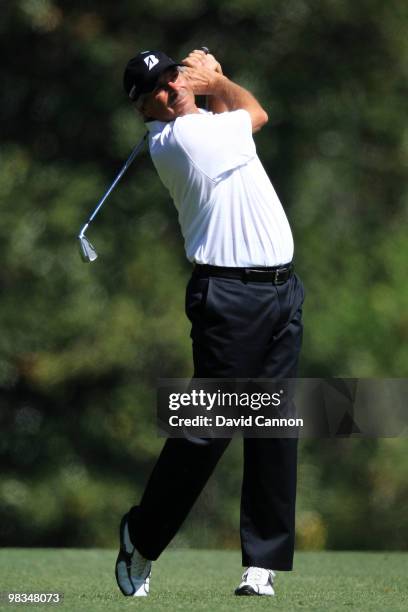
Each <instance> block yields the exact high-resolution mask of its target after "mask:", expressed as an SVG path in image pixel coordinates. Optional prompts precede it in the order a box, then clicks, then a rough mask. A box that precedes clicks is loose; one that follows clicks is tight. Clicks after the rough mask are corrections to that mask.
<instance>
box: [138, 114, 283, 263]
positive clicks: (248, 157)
mask: <svg viewBox="0 0 408 612" xmlns="http://www.w3.org/2000/svg"><path fill="white" fill-rule="evenodd" d="M147 127H148V129H149V147H150V154H151V157H152V160H153V163H154V165H155V167H156V169H157V172H158V174H159V177H160V179H161V181H162V183H163V184H164V185H165V187H167V189H168V190H169V192H170V195H171V197H172V199H173V201H174V204H175V206H176V208H177V211H178V218H179V222H180V226H181V231H182V234H183V237H184V243H185V250H186V255H187V258H188V259H189V260H190V261H192V262H196V263H200V264H211V265H214V266H231V267H247V266H276V265H279V264H284V263H288V262H290V261H292V257H293V238H292V233H291V230H290V226H289V223H288V220H287V218H286V215H285V212H284V210H283V208H282V205H281V203H280V201H279V198H278V196H277V195H276V192H275V190H274V188H273V186H272V183H271V182H270V180H269V178H268V176H267V174H266V172H265V170H264V168H263V166H262V164H261V162H260V161H259V158H258V156H257V154H256V148H255V143H254V140H253V138H252V124H251V118H250V115H249V113H248V112H247V111H246V110H236V111H232V112H226V113H220V114H213V113H209V112H206V111H203V110H201V109H200V112H199V113H193V114H190V115H184V116H183V117H178V118H177V119H176V120H175V121H171V122H168V123H165V122H161V121H151V122H149V123H147Z"/></svg>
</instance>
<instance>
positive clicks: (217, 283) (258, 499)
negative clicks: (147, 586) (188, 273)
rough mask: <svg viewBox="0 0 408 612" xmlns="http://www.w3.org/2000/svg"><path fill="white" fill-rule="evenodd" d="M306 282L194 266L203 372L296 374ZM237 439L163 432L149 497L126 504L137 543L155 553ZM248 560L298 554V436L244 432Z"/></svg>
mask: <svg viewBox="0 0 408 612" xmlns="http://www.w3.org/2000/svg"><path fill="white" fill-rule="evenodd" d="M303 300H304V291H303V285H302V283H301V281H300V279H299V278H298V276H297V275H296V274H295V275H293V276H292V277H291V278H290V279H289V280H288V281H287V282H285V283H284V284H282V285H274V284H272V283H270V282H252V281H250V282H243V281H241V280H239V279H235V278H234V279H231V278H219V277H211V276H210V277H208V276H207V277H205V276H200V275H198V274H196V273H194V272H193V275H192V278H191V279H190V282H189V284H188V286H187V292H186V313H187V316H188V317H189V319H190V321H191V323H192V329H191V338H192V342H193V358H194V376H195V377H196V378H248V377H250V378H293V377H295V376H296V373H297V364H298V358H299V353H300V348H301V342H302V320H301V319H302V304H303ZM229 442H230V440H229V439H224V438H222V439H220V438H211V439H208V438H206V439H180V438H179V439H175V438H173V439H172V438H170V439H168V440H167V441H166V443H165V445H164V447H163V450H162V452H161V454H160V456H159V459H158V461H157V463H156V465H155V467H154V469H153V471H152V474H151V476H150V479H149V481H148V483H147V486H146V489H145V491H144V494H143V496H142V500H141V502H140V504H139V505H138V506H134V507H133V508H131V510H130V512H129V532H130V537H131V539H132V541H133V544H134V545H135V547H136V548H137V550H139V552H140V553H141V554H142V555H143V556H144V557H146V558H147V559H151V560H154V559H157V557H158V556H159V555H160V553H161V552H162V551H163V550H164V549H165V547H166V546H167V544H168V543H169V542H170V540H171V539H172V538H173V537H174V536H175V534H176V533H177V531H178V529H179V528H180V526H181V525H182V523H183V521H184V519H185V518H186V516H187V514H188V513H189V511H190V509H191V508H192V506H193V504H194V502H195V501H196V499H197V497H198V496H199V494H200V493H201V491H202V489H203V487H204V486H205V484H206V482H207V480H208V478H209V477H210V476H211V474H212V472H213V470H214V468H215V466H216V465H217V463H218V460H219V459H220V458H221V456H222V454H223V453H224V451H225V449H226V448H227V446H228V444H229ZM243 445H244V470H243V480H242V491H241V522H240V535H241V546H242V564H243V565H244V566H249V565H252V566H257V567H264V568H268V569H274V570H290V569H292V564H293V552H294V535H295V501H296V470H297V440H296V439H293V438H244V439H243Z"/></svg>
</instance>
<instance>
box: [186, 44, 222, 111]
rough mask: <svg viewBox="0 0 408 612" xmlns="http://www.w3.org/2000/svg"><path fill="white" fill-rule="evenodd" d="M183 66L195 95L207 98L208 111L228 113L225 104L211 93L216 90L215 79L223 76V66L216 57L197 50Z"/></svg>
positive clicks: (192, 52)
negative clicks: (217, 76)
mask: <svg viewBox="0 0 408 612" xmlns="http://www.w3.org/2000/svg"><path fill="white" fill-rule="evenodd" d="M182 64H183V65H184V66H185V68H184V69H183V74H184V75H185V77H186V79H187V80H188V81H189V83H190V85H191V86H192V88H193V91H194V93H195V94H197V95H206V96H207V108H208V110H209V111H212V112H213V113H225V111H228V108H227V105H226V104H225V102H223V100H221V98H219V97H217V96H215V95H211V93H210V92H211V90H212V89H214V85H213V79H214V77H215V76H216V75H219V76H220V75H222V68H221V64H220V63H219V62H218V61H217V60H216V58H215V57H214V55H212V54H211V53H205V52H204V51H202V50H201V49H195V50H194V51H191V53H189V54H188V56H187V57H185V58H184V59H183V61H182Z"/></svg>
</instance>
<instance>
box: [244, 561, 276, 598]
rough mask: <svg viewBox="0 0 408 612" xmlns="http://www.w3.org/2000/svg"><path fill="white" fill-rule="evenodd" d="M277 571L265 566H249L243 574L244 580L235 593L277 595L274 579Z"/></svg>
mask: <svg viewBox="0 0 408 612" xmlns="http://www.w3.org/2000/svg"><path fill="white" fill-rule="evenodd" d="M274 578H275V572H274V571H272V570H269V569H264V568H263V567H248V569H247V570H246V571H245V572H244V573H243V574H242V582H241V584H240V585H239V587H237V588H236V589H235V595H275V591H274V590H273V579H274Z"/></svg>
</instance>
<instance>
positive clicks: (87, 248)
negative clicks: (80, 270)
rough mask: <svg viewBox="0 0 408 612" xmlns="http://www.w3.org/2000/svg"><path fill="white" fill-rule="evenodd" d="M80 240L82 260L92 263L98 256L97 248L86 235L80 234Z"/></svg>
mask: <svg viewBox="0 0 408 612" xmlns="http://www.w3.org/2000/svg"><path fill="white" fill-rule="evenodd" d="M78 240H79V252H80V254H81V258H82V261H83V262H85V263H91V261H95V259H96V258H97V257H98V254H97V252H96V251H95V248H94V247H93V246H92V244H91V243H90V242H89V240H88V238H86V236H78Z"/></svg>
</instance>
